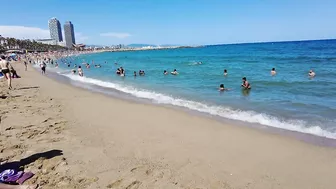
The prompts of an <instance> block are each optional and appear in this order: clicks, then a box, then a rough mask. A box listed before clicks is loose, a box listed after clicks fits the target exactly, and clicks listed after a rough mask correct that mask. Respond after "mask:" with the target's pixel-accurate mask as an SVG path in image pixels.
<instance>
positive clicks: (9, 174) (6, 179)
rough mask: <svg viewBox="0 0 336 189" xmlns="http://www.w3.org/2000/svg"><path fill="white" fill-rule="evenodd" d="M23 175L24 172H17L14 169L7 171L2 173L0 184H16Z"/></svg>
mask: <svg viewBox="0 0 336 189" xmlns="http://www.w3.org/2000/svg"><path fill="white" fill-rule="evenodd" d="M22 174H23V171H16V170H14V169H6V170H4V171H2V172H1V173H0V182H2V183H12V182H16V181H17V180H18V179H19V178H20V177H21V176H22Z"/></svg>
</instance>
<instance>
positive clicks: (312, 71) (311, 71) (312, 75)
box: [308, 70, 315, 78]
mask: <svg viewBox="0 0 336 189" xmlns="http://www.w3.org/2000/svg"><path fill="white" fill-rule="evenodd" d="M308 75H309V77H311V78H312V77H315V72H314V70H310V71H309V73H308Z"/></svg>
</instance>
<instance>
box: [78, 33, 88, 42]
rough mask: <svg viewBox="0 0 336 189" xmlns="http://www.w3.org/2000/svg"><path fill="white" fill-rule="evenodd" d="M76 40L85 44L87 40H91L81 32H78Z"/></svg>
mask: <svg viewBox="0 0 336 189" xmlns="http://www.w3.org/2000/svg"><path fill="white" fill-rule="evenodd" d="M75 39H76V43H84V42H85V41H86V40H87V39H89V37H88V36H85V35H84V34H82V33H81V32H78V33H77V32H75Z"/></svg>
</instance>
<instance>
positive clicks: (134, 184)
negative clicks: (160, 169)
mask: <svg viewBox="0 0 336 189" xmlns="http://www.w3.org/2000/svg"><path fill="white" fill-rule="evenodd" d="M140 185H141V182H140V181H138V180H136V181H133V182H132V183H131V184H129V185H128V186H127V187H126V189H137V188H139V186H140Z"/></svg>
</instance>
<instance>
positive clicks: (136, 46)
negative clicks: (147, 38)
mask: <svg viewBox="0 0 336 189" xmlns="http://www.w3.org/2000/svg"><path fill="white" fill-rule="evenodd" d="M148 46H151V47H156V46H157V45H153V44H129V45H127V47H135V48H139V47H148Z"/></svg>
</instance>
